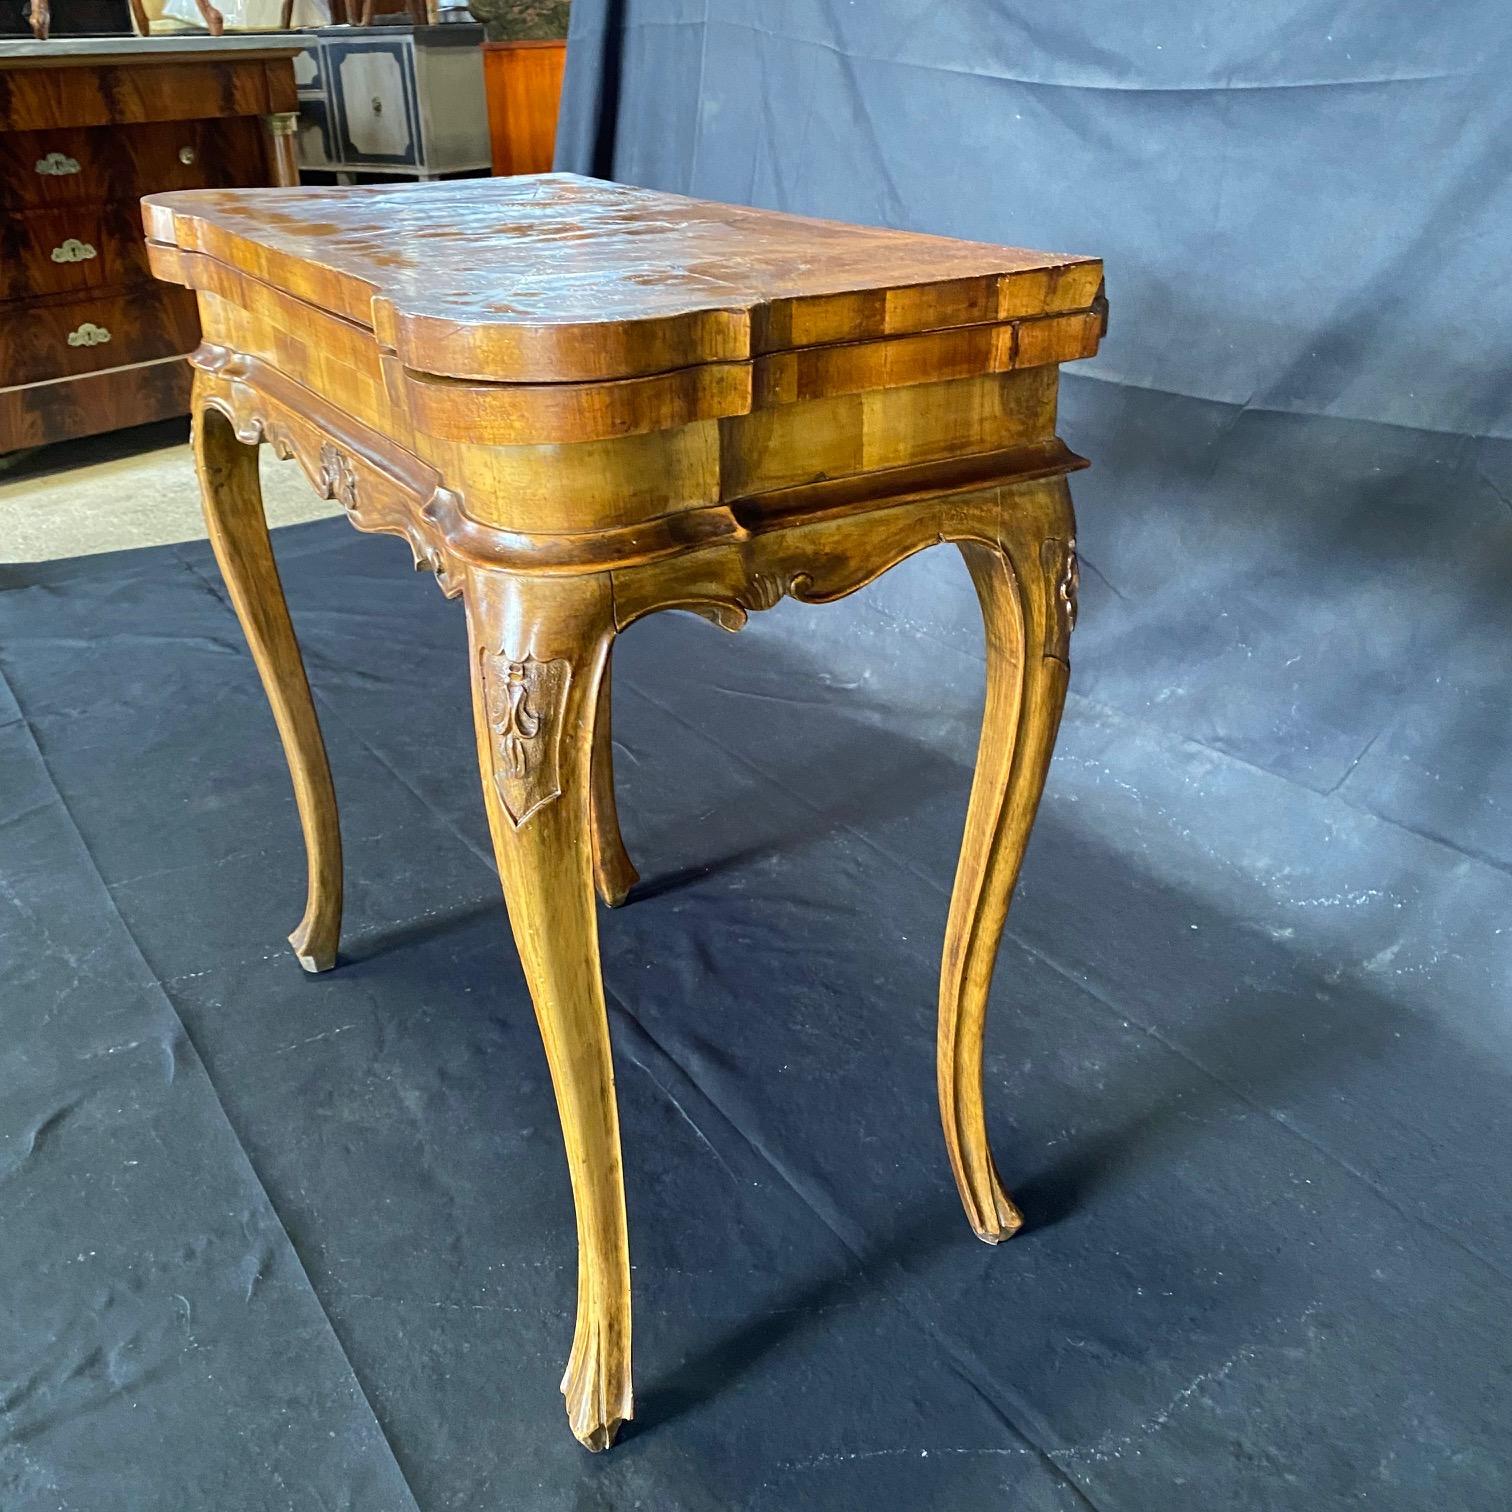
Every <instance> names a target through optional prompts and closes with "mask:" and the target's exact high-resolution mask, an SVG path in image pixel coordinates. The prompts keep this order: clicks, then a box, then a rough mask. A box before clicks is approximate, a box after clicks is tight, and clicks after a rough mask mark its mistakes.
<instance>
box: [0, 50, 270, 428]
mask: <svg viewBox="0 0 1512 1512" xmlns="http://www.w3.org/2000/svg"><path fill="white" fill-rule="evenodd" d="M131 47H136V48H138V49H139V48H140V47H141V44H140V43H138V42H136V41H135V40H134V39H129V38H128V39H124V41H123V48H131ZM294 51H295V48H294V46H293V44H291V43H287V42H285V43H281V44H276V45H275V44H274V43H272V42H270V43H269V44H268V46H267V47H266V48H264V47H262V46H261V45H258V46H255V47H253V48H249V49H240V50H237V51H235V52H229V53H226V54H224V55H219V54H207V53H205V52H203V51H201V52H198V53H196V52H193V51H176V50H175V49H173V48H172V47H171V46H170V47H169V48H168V50H166V51H154V52H153V53H151V54H150V55H143V54H140V53H138V54H137V55H131V54H130V53H128V52H125V51H123V52H120V53H116V52H111V53H106V54H103V55H94V54H87V53H81V52H70V51H69V44H68V43H67V41H66V40H59V41H55V42H52V43H50V44H49V45H48V47H47V48H46V49H37V50H36V52H34V53H33V54H32V55H30V56H27V57H15V58H7V59H4V60H0V203H3V204H4V205H5V207H6V213H5V214H4V216H0V452H4V451H9V450H13V449H15V448H17V447H21V446H31V445H38V444H42V443H45V442H51V441H62V440H67V439H69V438H71V437H74V436H81V435H89V434H92V433H94V432H97V431H100V430H108V429H111V428H112V427H113V426H114V425H116V424H123V425H124V424H137V423H139V422H140V421H141V420H143V419H157V418H160V417H161V416H162V415H163V414H171V413H174V412H175V410H174V409H172V408H169V409H164V407H163V406H164V405H165V404H167V403H168V402H169V401H170V400H171V399H176V401H177V404H178V412H182V408H183V405H182V401H183V399H184V398H185V396H187V394H188V374H187V373H181V374H180V375H179V376H178V378H177V379H176V380H170V379H168V378H165V377H164V376H163V375H162V374H160V373H157V372H151V373H149V370H148V369H147V368H146V367H144V366H143V365H144V364H154V365H155V364H157V363H158V362H159V361H160V359H162V358H164V357H167V356H173V355H177V356H180V357H184V356H187V355H188V354H189V353H190V352H192V351H193V350H194V348H195V346H196V344H197V343H198V341H199V322H198V317H197V314H196V310H195V301H194V299H193V298H192V296H188V295H183V296H182V297H173V296H174V293H175V291H172V290H165V289H164V288H163V286H162V285H161V284H160V283H158V282H157V281H156V280H154V278H153V276H152V269H151V267H150V264H149V262H148V256H147V248H146V246H145V243H144V241H143V238H142V234H141V213H140V208H139V201H140V198H141V196H142V195H143V194H144V193H148V192H151V191H154V190H172V189H190V188H199V187H206V186H231V187H236V186H243V185H254V184H267V183H270V182H273V183H294V182H297V172H296V170H295V169H294V167H293V154H292V141H291V139H290V138H289V137H288V136H287V135H282V134H280V131H281V129H283V128H281V127H280V125H279V124H278V123H281V122H284V121H285V120H286V119H289V117H288V115H287V113H289V112H292V111H293V110H294V108H295V100H296V97H295V89H294V72H293V64H292V58H293V55H294ZM165 293H167V294H168V295H169V296H170V297H169V298H168V299H167V300H166V301H165V300H164V297H163V296H164V294H165ZM118 369H119V370H125V371H128V372H129V371H138V372H140V373H142V374H143V377H142V393H141V394H140V395H138V396H133V395H132V393H131V392H130V389H129V385H128V383H126V382H125V381H119V382H118V381H114V380H112V381H108V382H105V381H98V380H91V381H89V382H88V384H87V387H86V388H84V389H82V390H81V391H80V392H79V393H78V394H75V395H70V394H68V393H67V392H65V391H62V390H66V388H67V384H68V383H69V382H70V381H72V382H76V383H84V382H85V378H84V376H83V375H87V374H102V375H103V374H105V373H106V372H107V371H108V370H118ZM60 385H61V390H60Z"/></svg>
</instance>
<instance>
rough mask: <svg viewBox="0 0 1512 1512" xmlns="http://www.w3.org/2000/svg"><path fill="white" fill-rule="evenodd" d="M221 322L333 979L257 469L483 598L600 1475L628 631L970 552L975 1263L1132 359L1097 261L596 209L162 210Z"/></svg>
mask: <svg viewBox="0 0 1512 1512" xmlns="http://www.w3.org/2000/svg"><path fill="white" fill-rule="evenodd" d="M145 209H146V221H147V229H148V235H149V239H150V242H151V257H152V262H153V267H154V269H155V270H156V271H157V273H158V274H159V276H160V277H162V278H165V279H168V280H171V281H174V282H177V283H181V284H185V285H187V286H188V287H190V288H192V289H194V290H196V291H197V294H198V298H199V310H200V318H201V321H202V324H203V329H204V336H205V344H204V345H203V346H202V347H201V348H200V350H199V351H198V353H197V354H196V355H195V357H194V359H193V361H194V366H195V369H196V373H195V388H194V412H195V451H196V458H197V461H198V465H199V471H200V481H201V486H202V489H203V492H204V502H205V514H206V519H207V521H208V524H209V530H210V538H211V541H212V543H213V545H214V548H215V553H216V557H217V560H218V561H219V563H220V566H221V570H222V572H223V573H224V575H225V578H226V582H227V585H228V587H229V589H230V592H231V596H232V599H233V601H234V603H235V606H236V610H237V613H238V615H239V616H240V619H241V622H242V625H243V628H244V629H245V631H246V634H247V638H248V640H249V642H250V643H251V647H252V652H253V655H254V657H255V658H256V661H257V665H258V669H259V671H260V673H261V675H262V679H263V684H264V686H265V688H266V689H267V693H268V697H269V699H270V700H271V702H272V705H273V711H274V714H275V716H276V718H277V721H278V727H279V731H280V734H281V735H282V738H283V742H284V747H285V750H286V751H287V753H288V758H289V764H290V767H291V770H292V773H293V777H294V786H295V793H296V797H297V799H298V804H299V813H300V819H301V823H302V825H303V828H304V835H305V842H306V847H307V850H308V855H309V895H308V902H307V906H306V909H305V914H304V917H303V919H302V920H301V921H300V923H299V926H298V928H297V929H296V930H295V931H294V934H293V935H292V936H291V937H290V938H291V941H292V943H293V945H294V950H295V953H296V954H297V956H298V957H299V960H300V963H301V964H302V965H303V966H304V967H305V968H306V969H307V970H310V971H323V970H325V969H327V968H328V967H330V966H332V965H333V964H334V963H335V959H336V946H337V934H338V930H339V926H340V916H341V850H340V840H339V836H338V831H337V822H336V804H335V797H334V792H333V789H332V786H331V778H330V772H329V768H328V766H327V763H326V755H325V750H324V747H323V745H322V742H321V736H320V730H319V727H318V725H317V723H316V717H315V710H314V706H313V704H312V702H311V699H310V692H309V687H308V684H307V682H306V680H305V674H304V668H303V666H302V664H301V661H300V656H299V649H298V646H297V644H296V642H295V639H294V632H293V629H292V626H291V624H290V621H289V616H288V611H287V609H286V607H285V604H284V599H283V592H282V589H281V587H280V585H279V581H278V574H277V570H276V568H275V566H274V563H273V557H272V552H271V549H270V546H269V539H268V530H267V526H266V523H265V520H264V518H263V513H262V504H261V497H260V493H259V489H258V477H257V450H256V447H257V443H259V442H261V441H263V440H267V441H269V442H271V443H272V445H273V447H274V449H275V451H277V452H278V454H279V455H280V456H284V457H289V456H292V457H295V458H297V459H298V461H299V462H300V464H301V465H302V467H303V468H304V470H305V472H306V473H307V474H308V475H309V477H310V479H311V480H312V482H313V483H314V485H315V487H316V488H317V489H318V490H319V491H320V492H321V493H322V494H323V495H324V496H325V497H327V498H331V499H338V500H340V502H341V503H342V505H343V506H344V507H345V509H346V511H347V513H348V515H349V516H350V517H351V519H352V521H353V523H354V524H355V525H357V526H358V527H359V528H360V529H363V530H386V531H392V532H394V533H396V534H400V535H403V536H405V537H407V538H408V540H409V542H410V545H411V547H412V548H413V551H414V555H415V561H416V565H417V566H423V567H426V568H429V569H431V570H433V571H434V572H435V573H436V575H437V577H438V578H439V580H440V583H441V586H442V589H443V591H444V592H446V593H447V594H448V595H449V596H452V597H457V596H460V597H461V598H462V599H463V602H464V605H465V608H466V614H467V624H468V644H469V653H468V654H469V661H470V667H471V677H472V687H473V709H474V715H475V724H476V731H477V744H478V760H479V765H480V768H481V771H482V776H483V796H484V802H485V805H486V807H487V811H488V819H489V826H490V829H491V832H492V835H493V843H494V849H495V852H496V854H497V857H498V864H499V875H500V878H501V880H502V882H503V887H504V894H505V899H506V902H507V904H508V909H509V916H510V921H511V924H512V926H513V929H514V935H515V940H516V943H517V945H518V947H519V951H520V956H521V959H522V962H523V964H524V969H525V975H526V978H527V980H528V982H529V985H530V990H531V994H532V997H533V999H534V1003H535V1010H536V1017H537V1021H538V1023H539V1025H540V1030H541V1035H542V1038H543V1040H544V1042H545V1047H546V1054H547V1059H548V1061H549V1063H550V1066H551V1073H552V1081H553V1085H554V1087H555V1090H556V1096H557V1105H558V1108H559V1111H560V1113H561V1120H562V1131H563V1136H564V1139H565V1143H566V1147H567V1158H568V1167H569V1170H570V1173H571V1177H572V1188H573V1195H574V1199H575V1202H576V1207H577V1228H578V1246H579V1266H578V1306H577V1326H576V1332H575V1335H574V1338H573V1345H572V1353H571V1357H570V1359H569V1362H568V1365H567V1373H566V1377H565V1378H564V1380H563V1383H562V1390H563V1392H564V1393H565V1394H566V1397H567V1408H568V1416H569V1419H570V1421H571V1425H572V1430H573V1432H574V1433H575V1434H576V1435H577V1437H578V1438H579V1439H581V1440H582V1441H583V1443H585V1444H587V1445H588V1446H589V1447H590V1448H595V1449H601V1448H604V1447H606V1446H607V1445H608V1444H609V1443H610V1442H611V1441H612V1440H613V1437H614V1434H615V1431H616V1430H617V1428H618V1427H619V1424H620V1423H621V1422H622V1421H623V1420H624V1419H626V1418H628V1417H629V1416H630V1415H631V1381H630V1262H629V1251H628V1245H627V1240H626V1228H625V1202H624V1188H623V1180H622V1175H621V1166H620V1141H619V1125H618V1115H617V1112H616V1106H615V1094H614V1077H613V1071H612V1067H611V1061H610V1046H609V1034H608V1026H607V1021H606V1018H605V1012H604V997H603V987H602V983H601V980H600V974H599V956H598V935H597V925H596V922H595V917H594V898H593V894H594V889H595V886H596V887H597V890H598V892H599V893H600V894H601V895H602V897H603V898H604V901H605V902H607V903H610V904H614V903H618V902H621V901H623V899H624V898H625V896H626V894H627V893H628V891H629V889H630V887H631V885H632V884H633V882H634V880H635V872H634V870H633V868H632V867H631V864H630V861H629V859H628V857H627V856H626V854H625V851H624V847H623V845H622V843H621V840H620V834H619V826H618V821H617V819H616V816H615V809H614V782H613V774H612V771H611V765H610V741H609V667H610V651H611V647H612V645H613V641H614V637H615V635H616V634H617V633H618V632H619V631H621V630H623V629H624V628H625V627H626V626H627V625H629V624H631V623H632V622H633V621H635V620H637V619H639V618H641V617H642V616H643V615H646V614H649V613H652V612H654V611H655V610H658V609H671V608H676V609H690V610H692V611H694V612H695V613H699V614H702V615H704V616H706V617H707V618H709V619H712V620H714V621H715V622H716V623H718V624H720V625H722V626H724V627H725V628H726V629H730V630H735V629H739V628H740V626H741V625H742V624H743V623H744V622H745V620H746V617H747V614H748V613H749V612H750V611H751V610H754V609H765V608H769V607H771V605H773V604H774V603H776V602H777V601H778V600H779V599H780V598H782V597H783V596H784V595H790V596H792V597H794V598H797V599H802V600H804V601H806V602H810V603H820V602H827V601H829V600H831V599H837V598H840V597H842V596H843V595H845V594H848V593H851V592H853V591H855V590H856V589H858V588H860V587H862V586H864V585H865V584H866V583H869V582H870V581H872V579H874V578H876V577H878V576H879V575H880V574H881V573H883V572H884V571H886V570H887V568H889V567H891V566H893V565H894V564H895V563H897V562H899V561H901V560H902V559H903V558H905V557H907V556H910V555H912V554H913V553H914V552H916V551H919V550H921V549H923V548H924V547H926V546H932V545H935V544H937V543H939V542H945V541H949V542H954V543H955V544H956V545H958V546H959V548H960V550H961V552H962V555H963V556H964V557H965V559H966V564H967V567H968V568H969V570H970V573H971V577H972V579H973V581H974V583H975V585H976V590H977V594H978V596H979V598H980V600H981V605H982V612H983V615H984V618H985V621H986V628H987V697H986V706H985V712H984V717H983V727H982V739H981V746H980V749H979V752H978V760H977V769H976V776H975V779H974V782H973V785H972V791H971V798H970V802H969V806H968V810H967V818H966V835H965V841H964V844H963V846H962V851H961V859H960V864H959V867H958V870H957V874H956V882H955V889H954V893H953V896H952V899H951V905H950V916H949V922H948V924H947V929H946V941H945V955H944V965H943V968H942V973H941V985H940V1003H939V1046H938V1065H937V1078H938V1088H939V1096H940V1110H941V1118H942V1121H943V1124H944V1129H945V1141H946V1147H947V1150H948V1152H949V1156H950V1162H951V1166H952V1168H953V1170H954V1172H955V1177H956V1182H957V1185H958V1187H959V1188H960V1192H961V1197H962V1200H963V1202H964V1203H965V1207H966V1214H967V1217H968V1219H969V1220H970V1222H971V1226H972V1228H973V1229H974V1230H975V1231H976V1232H977V1234H978V1235H980V1236H981V1237H982V1238H983V1239H986V1240H988V1241H989V1242H996V1241H997V1240H999V1239H1002V1238H1006V1237H1007V1236H1008V1235H1010V1234H1012V1233H1013V1232H1014V1231H1015V1230H1016V1229H1017V1228H1018V1227H1019V1225H1020V1223H1021V1221H1022V1220H1021V1218H1020V1216H1019V1213H1018V1210H1017V1209H1016V1208H1015V1207H1014V1205H1013V1202H1012V1200H1011V1199H1010V1198H1009V1196H1008V1195H1007V1193H1006V1192H1005V1191H1004V1189H1003V1186H1002V1184H1001V1182H1000V1181H999V1179H998V1175H997V1171H996V1169H995V1168H994V1166H993V1162H992V1156H991V1154H990V1152H989V1150H988V1145H987V1132H986V1125H985V1121H984V1117H983V1108H982V1085H981V1077H982V1022H983V1015H984V1012H985V1008H986V1001H987V992H988V987H989V984H990V981H991V976H992V967H993V961H994V958H995V956H996V952H997V944H998V938H999V935H1000V933H1001V930H1002V925H1003V919H1004V916H1005V914H1006V912H1007V907H1008V900H1009V896H1010V894H1011V891H1012V888H1013V884H1014V880H1015V877H1016V875H1017V872H1018V867H1019V862H1020V860H1021V858H1022V855H1023V851H1024V845H1025V842H1026V841H1027V839H1028V835H1029V828H1030V825H1031V823H1032V822H1033V818H1034V811H1035V808H1036V805H1037V804H1038V801H1039V796H1040V791H1041V788H1042V786H1043V783H1044V776H1045V769H1046V767H1047V765H1048V763H1049V759H1050V751H1051V746H1052V744H1053V741H1054V738H1055V731H1056V727H1057V724H1058V722H1059V718H1060V711H1061V705H1062V702H1063V700H1064V697H1065V689H1066V678H1067V675H1068V645H1069V640H1070V634H1071V629H1072V626H1073V625H1074V623H1075V618H1076V586H1077V575H1076V551H1075V541H1074V524H1073V519H1072V512H1071V501H1070V495H1069V492H1068V490H1067V487H1066V482H1065V476H1066V474H1067V473H1069V472H1071V471H1073V470H1074V469H1075V468H1077V467H1080V466H1082V465H1084V464H1083V463H1082V462H1081V459H1080V458H1078V457H1076V456H1074V455H1073V454H1072V453H1071V452H1069V451H1068V450H1067V449H1066V448H1065V446H1064V445H1063V444H1062V443H1061V442H1060V441H1059V440H1058V439H1057V437H1056V434H1055V401H1056V380H1057V364H1059V363H1061V362H1064V361H1068V360H1071V359H1074V358H1078V357H1086V356H1090V355H1091V354H1092V353H1093V352H1094V351H1095V350H1096V348H1097V343H1098V340H1099V337H1100V336H1101V334H1102V331H1103V328H1104V324H1105V306H1104V302H1103V297H1102V274H1101V265H1100V264H1099V263H1098V262H1097V261H1096V260H1094V259H1090V258H1082V257H1058V256H1051V255H1047V254H1044V253H1039V252H1025V251H1021V250H1017V249H1014V248H1008V247H993V246H986V245H981V244H977V243H971V242H959V241H950V240H946V239H943V238H938V237H930V236H921V235H916V234H913V233H909V232H899V231H886V230H876V229H871V228H865V227H859V226H846V225H839V224H835V223H833V222H828V221H816V220H805V219H800V218H797V217H794V216H786V215H779V214H775V213H772V212H769V211H762V210H751V209H743V208H737V207H734V206H728V205H718V204H712V203H707V202H703V201H697V200H690V199H683V198H681V197H679V196H676V195H668V194H659V193H653V192H651V191H649V190H644V189H636V188H629V187H626V186H623V185H618V184H608V183H600V182H597V181H595V180H592V179H584V178H578V177H575V176H572V175H568V174H547V175H541V176H536V177H525V178H514V179H491V180H490V179H485V180H468V181H462V182H454V183H446V184H429V185H405V186H402V187H389V186H383V187H374V188H355V189H323V188H322V189H302V190H240V191H213V190H207V191H195V192H188V193H178V194H164V195H154V196H152V197H150V198H149V199H148V200H146V201H145Z"/></svg>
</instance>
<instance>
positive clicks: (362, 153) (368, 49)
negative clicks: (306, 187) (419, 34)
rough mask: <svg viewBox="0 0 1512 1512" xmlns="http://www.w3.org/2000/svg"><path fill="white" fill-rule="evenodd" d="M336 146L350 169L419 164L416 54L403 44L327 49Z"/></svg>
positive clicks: (338, 45) (333, 45) (353, 44)
mask: <svg viewBox="0 0 1512 1512" xmlns="http://www.w3.org/2000/svg"><path fill="white" fill-rule="evenodd" d="M326 58H327V62H328V65H329V67H330V70H331V95H332V98H333V100H334V102H335V106H336V133H335V135H336V145H337V147H338V149H339V150H340V153H341V161H342V163H344V164H346V165H347V166H348V167H360V166H361V165H362V164H364V163H373V164H381V165H384V166H392V167H401V168H414V167H417V166H418V165H419V163H420V155H421V154H420V105H419V101H418V99H417V98H416V96H415V66H414V51H413V49H412V48H411V47H410V46H409V44H408V43H407V42H405V41H392V42H389V41H381V42H368V41H363V42H351V43H348V42H339V43H337V42H333V43H331V44H330V45H329V47H328V48H327V51H326Z"/></svg>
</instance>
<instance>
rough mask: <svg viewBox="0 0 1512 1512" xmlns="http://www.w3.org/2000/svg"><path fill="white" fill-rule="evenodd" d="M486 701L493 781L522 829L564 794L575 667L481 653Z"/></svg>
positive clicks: (487, 652) (512, 818) (495, 652)
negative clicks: (565, 722)
mask: <svg viewBox="0 0 1512 1512" xmlns="http://www.w3.org/2000/svg"><path fill="white" fill-rule="evenodd" d="M479 655H480V656H481V658H482V663H483V703H484V707H485V708H486V710H487V712H488V728H489V730H490V732H491V733H492V735H493V780H494V787H495V789H496V790H497V792H498V795H499V802H500V803H502V804H503V806H504V812H505V813H506V814H508V815H509V821H510V823H511V824H513V825H514V827H515V828H516V829H519V828H520V827H521V826H522V825H523V824H524V823H525V822H526V820H528V819H529V818H530V817H531V816H532V815H533V814H535V813H538V812H539V811H540V810H541V809H543V808H545V806H546V805H547V804H548V803H550V802H551V801H552V800H553V799H555V798H560V797H561V795H562V783H561V763H560V756H559V748H560V745H561V735H562V715H563V712H564V711H565V709H566V706H567V688H568V685H569V684H570V683H571V681H572V664H571V663H570V662H567V661H563V660H556V661H539V660H537V659H536V658H535V657H533V656H524V657H513V656H509V655H507V654H506V653H505V652H503V651H502V650H500V651H489V650H488V649H487V648H486V647H485V648H484V649H483V650H482V651H481V652H480V653H479Z"/></svg>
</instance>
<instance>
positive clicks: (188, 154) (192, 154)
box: [178, 147, 199, 168]
mask: <svg viewBox="0 0 1512 1512" xmlns="http://www.w3.org/2000/svg"><path fill="white" fill-rule="evenodd" d="M198 156H199V153H197V152H196V151H195V150H194V148H192V147H180V148H179V154H178V157H179V162H181V163H182V164H183V165H184V166H185V167H186V168H187V167H188V166H189V165H190V164H191V163H192V162H193V161H194V160H195V159H196V158H197V157H198Z"/></svg>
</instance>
